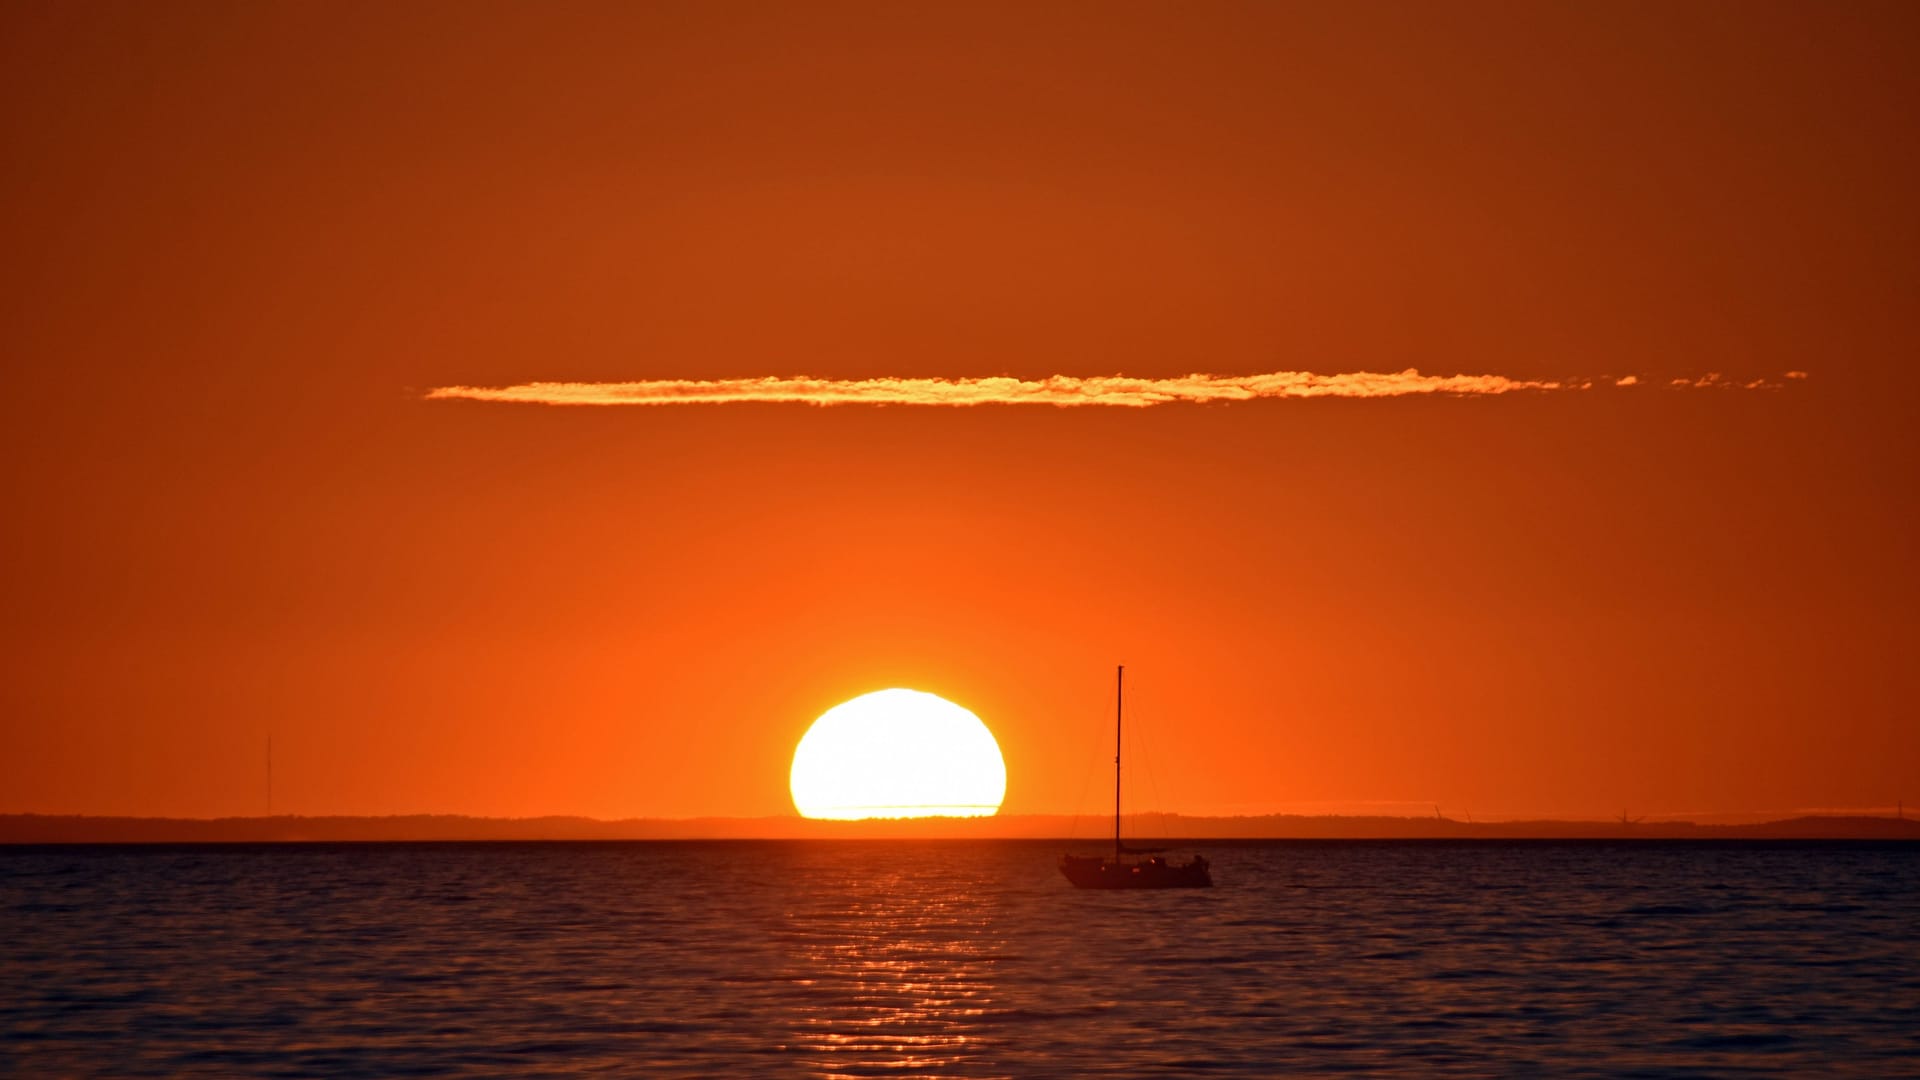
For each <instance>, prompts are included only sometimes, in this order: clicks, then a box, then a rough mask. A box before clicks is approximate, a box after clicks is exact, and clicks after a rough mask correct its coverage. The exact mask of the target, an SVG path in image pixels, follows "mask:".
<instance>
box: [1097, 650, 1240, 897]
mask: <svg viewBox="0 0 1920 1080" xmlns="http://www.w3.org/2000/svg"><path fill="white" fill-rule="evenodd" d="M1126 677H1127V669H1126V666H1125V665H1121V666H1120V667H1118V668H1116V669H1115V670H1114V674H1113V858H1111V859H1109V858H1107V857H1106V856H1104V855H1062V856H1060V872H1061V873H1062V874H1065V875H1066V876H1067V880H1068V881H1071V882H1073V887H1074V888H1076V889H1200V888H1206V887H1208V886H1210V885H1212V884H1213V875H1212V874H1209V873H1208V872H1207V860H1206V859H1205V858H1204V857H1202V856H1200V855H1195V856H1194V857H1193V858H1192V860H1191V861H1188V862H1184V863H1170V862H1168V861H1167V860H1166V859H1164V858H1162V857H1161V856H1160V854H1159V852H1160V851H1161V850H1162V849H1160V848H1130V847H1128V846H1126V845H1125V844H1123V843H1121V842H1120V717H1121V713H1122V703H1123V701H1124V699H1125V696H1126V695H1125V690H1126ZM1129 855H1135V856H1144V858H1133V859H1129V858H1127V856H1129Z"/></svg>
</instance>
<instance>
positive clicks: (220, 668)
mask: <svg viewBox="0 0 1920 1080" xmlns="http://www.w3.org/2000/svg"><path fill="white" fill-rule="evenodd" d="M1917 12H1920V9H1916V8H1915V7H1914V6H1913V5H1911V4H1904V3H1898V4H1886V5H1874V4H1864V3H1849V4H1844V5H1820V4H1797V5H1785V6H1779V5H1766V4H1760V3H1748V2H1743V3H1727V4H1714V3H1690V4H1679V5H1676V4H1617V3H1595V4H1585V5H1570V4H1551V5H1549V4H1532V3H1516V4H1472V5H1468V4H1429V3H1412V4H1404V5H1402V4H1360V5H1350V4H1332V3H1327V4H1314V5H1295V4H1280V3H1260V4H1244V5H1241V4H1204V3H1202V4H1180V5H1172V4H1166V5H1129V4H1106V3H1102V4H1084V5H1082V4H1076V5H1031V4H1024V3H1023V4H1010V5H1005V6H991V5H984V4H976V3H968V4H955V5H920V4H908V5H899V4H876V5H838V4H814V5H801V4H786V3H778V4H766V5H758V4H755V5H740V4H724V3H710V2H700V3H689V4H674V5H669V4H632V3H620V4H606V5H590V4H570V5H565V6H555V5H535V4H518V5H501V4H480V3H469V2H461V3H452V4H444V5H440V4H425V3H408V4H401V5H393V4H384V3H379V4H364V5H353V4H346V3H328V4H298V5H293V4H286V5H280V4H210V3H179V4H164V5H154V4H109V3H97V4H85V5H75V4H43V3H26V2H22V3H11V4H8V5H6V6H5V8H4V9H0V147H4V166H3V167H0V250H4V251H5V252H6V255H5V257H4V258H0V278H3V279H4V280H0V355H3V356H4V357H5V361H6V374H7V378H6V389H7V393H6V394H5V396H4V399H0V409H4V410H5V416H4V424H0V441H3V447H0V448H3V449H4V466H0V478H3V482H4V485H5V486H4V496H5V499H6V505H7V507H8V511H7V513H6V515H5V518H4V525H3V526H0V556H3V557H4V558H3V560H0V574H4V596H5V598H6V600H5V605H4V609H3V610H4V624H3V625H0V629H3V630H4V633H5V635H6V640H5V652H4V655H5V661H4V662H5V671H4V673H0V674H3V675H4V682H0V694H3V695H4V698H0V709H3V712H0V811H46V812H91V813H113V814H178V815H222V814H246V813H256V812H259V811H260V810H262V809H263V806H264V792H263V784H262V777H261V764H262V763H261V757H262V749H263V744H264V741H265V739H266V736H267V734H268V732H269V731H271V732H272V735H273V739H274V742H275V747H276V762H277V803H276V808H277V809H280V810H282V811H293V812H300V813H388V812H402V811H445V812H464V813H476V814H503V815H519V814H540V813H581V814H590V815H597V816H607V817H614V816H653V815H661V816H692V815H708V814H720V815H743V816H744V815H762V814H774V813H786V812H790V811H791V804H790V803H789V801H788V797H787V787H786V779H787V777H786V770H787V765H788V761H789V757H790V754H791V752H792V748H793V745H794V743H795V742H796V741H797V739H798V738H799V736H800V734H801V733H802V732H803V731H804V730H805V728H806V726H807V724H808V723H809V721H811V719H812V718H813V717H814V716H815V715H817V714H818V713H820V712H821V711H822V710H824V709H825V708H827V707H829V706H831V705H833V704H835V703H837V702H839V701H843V700H845V699H847V698H850V697H852V696H854V695H856V694H859V693H861V692H864V691H867V690H873V689H878V688H882V687H887V686H908V687H914V688H918V689H923V690H929V691H933V692H936V693H939V694H942V695H944V696H946V697H949V698H951V699H952V700H954V701H956V702H959V703H961V704H963V705H965V706H967V707H968V708H970V709H972V710H974V711H975V712H977V713H978V714H979V715H980V716H981V717H982V718H983V719H984V720H985V721H986V722H987V723H988V725H989V726H990V727H991V728H992V729H993V731H994V732H995V733H996V735H997V736H998V738H999V740H1000V743H1001V746H1002V748H1003V750H1004V751H1005V753H1006V756H1007V760H1008V774H1009V779H1008V796H1007V803H1006V809H1007V810H1008V811H1011V812H1020V811H1069V810H1074V809H1079V808H1086V809H1088V810H1090V811H1092V812H1099V807H1100V806H1101V805H1102V803H1103V800H1104V799H1105V798H1106V792H1105V790H1104V787H1103V785H1104V783H1105V781H1104V779H1103V777H1102V776H1101V773H1100V769H1101V762H1102V761H1103V760H1104V755H1105V754H1107V753H1110V751H1108V750H1106V749H1104V739H1105V731H1106V724H1107V723H1108V717H1109V711H1108V710H1109V709H1110V707H1111V696H1110V695H1111V677H1112V665H1113V664H1114V663H1117V662H1121V661H1124V662H1125V663H1127V664H1128V665H1129V679H1130V682H1129V702H1130V709H1131V710H1132V711H1131V712H1130V716H1134V717H1136V718H1137V719H1138V721H1139V725H1140V731H1141V732H1142V735H1143V738H1144V740H1145V741H1144V743H1143V744H1142V746H1141V748H1140V749H1141V750H1142V751H1143V752H1142V753H1141V754H1140V755H1139V756H1138V758H1137V760H1140V761H1141V763H1142V768H1141V770H1140V772H1139V774H1138V775H1139V780H1138V784H1139V786H1138V787H1136V788H1134V789H1130V790H1131V791H1132V792H1134V793H1137V798H1138V804H1139V805H1141V806H1142V807H1143V808H1144V807H1147V806H1153V807H1158V808H1163V809H1169V810H1177V811H1186V812H1191V813H1221V812H1260V811H1271V810H1285V809H1313V808H1333V809H1351V808H1364V807H1374V808H1379V807H1405V808H1406V811H1407V812H1423V810H1424V808H1425V807H1426V806H1427V805H1428V804H1431V803H1435V802H1438V803H1440V804H1442V805H1444V806H1445V807H1447V808H1448V809H1449V810H1450V811H1456V810H1457V811H1467V812H1472V813H1474V814H1475V815H1476V816H1481V815H1484V816H1488V817H1492V816H1499V815H1513V814H1553V815H1562V816H1586V815H1611V814H1615V813H1618V812H1619V811H1620V810H1621V809H1622V808H1632V809H1633V810H1634V811H1635V812H1636V813H1649V814H1658V813H1712V812H1733V811H1747V810H1755V811H1760V810H1776V809H1777V810H1795V809H1805V808H1818V807H1890V806H1891V805H1892V804H1893V802H1894V800H1895V799H1897V798H1906V799H1908V800H1910V801H1917V800H1920V723H1917V722H1916V708H1915V705H1914V702H1915V701H1916V700H1920V677H1916V675H1915V673H1914V671H1915V665H1914V663H1913V657H1914V655H1915V654H1916V651H1917V650H1916V646H1920V634H1917V633H1916V631H1915V628H1914V619H1913V615H1912V613H1913V612H1914V611H1915V610H1916V606H1920V588H1917V578H1920V574H1917V572H1916V569H1915V562H1914V554H1915V551H1916V544H1915V540H1916V532H1915V510H1916V500H1915V491H1916V476H1915V467H1914V462H1915V461H1916V460H1920V455H1917V454H1916V453H1915V450H1916V447H1915V445H1914V443H1915V436H1914V431H1915V428H1914V423H1915V419H1916V417H1915V408H1914V402H1915V400H1916V398H1915V394H1916V391H1920V386H1917V385H1916V383H1917V382H1920V380H1917V379H1916V373H1915V369H1914V358H1915V357H1916V356H1917V355H1920V352H1917V351H1916V345H1920V324H1917V323H1916V316H1915V313H1914V308H1913V305H1912V300H1911V295H1912V291H1913V286H1914V283H1915V281H1916V280H1920V254H1917V253H1920V209H1916V202H1915V199H1914V198H1913V192H1915V191H1917V190H1920V159H1917V158H1916V149H1915V147H1916V143H1920V140H1916V139H1915V138H1914V137H1913V121H1912V117H1913V115H1914V112H1915V106H1916V104H1917V103H1920V47H1917V46H1920V14H1916V13H1917ZM1407 368H1418V369H1419V370H1421V371H1422V372H1428V373H1436V374H1442V375H1452V374H1460V373H1465V374H1475V375H1479V374H1491V375H1499V376H1504V377H1506V378H1510V379H1515V380H1539V381H1559V380H1568V379H1588V378H1596V379H1597V378H1601V377H1607V378H1608V383H1609V384H1610V383H1611V380H1612V379H1613V378H1618V377H1620V376H1625V375H1629V374H1632V375H1636V376H1638V377H1639V379H1640V380H1641V383H1640V385H1638V386H1635V387H1630V388H1617V387H1612V386H1611V385H1608V386H1605V387H1603V388H1599V389H1595V390H1593V391H1586V392H1579V393H1557V392H1555V393H1548V392H1521V393H1512V394H1504V395H1500V396H1497V397H1478V396H1472V397H1435V396H1419V397H1406V398H1392V399H1384V400H1312V401H1296V400H1275V401H1250V402H1242V403H1237V404H1218V403H1216V404H1174V405H1166V406H1161V407H1156V408H1150V409H1062V408H1052V407H1044V406H1023V407H1008V406H996V405H986V406H977V407H973V408H964V409H928V408H915V407H886V408H877V407H872V406H862V405H851V406H840V407H834V408H815V407H809V406H805V405H782V404H728V405H705V406H695V405H687V406H674V407H668V408H644V409H632V408H609V409H578V408H553V407H548V406H540V405H513V404H497V403H481V402H472V401H437V400H435V401H430V400H426V399H425V394H426V393H427V391H429V390H430V389H432V388H435V387H443V386H478V387H489V386H513V385H518V384H524V383H530V382H542V381H552V382H627V381H636V380H638V381H645V380H714V379H742V378H762V377H769V376H795V375H810V376H816V377H819V378H823V379H839V380H860V379H889V378H903V379H915V378H936V377H948V378H960V377H984V376H998V375H1008V376H1013V377H1016V378H1020V379H1028V380H1032V379H1042V378H1045V377H1047V376H1051V375H1072V376H1085V377H1094V376H1105V375H1113V374H1116V373H1123V374H1126V375H1128V376H1134V377H1139V378H1147V379H1163V378H1171V377H1176V376H1182V375H1186V374H1189V373H1192V372H1211V373H1216V374H1223V375H1250V374H1256V373H1265V372H1279V371H1308V372H1321V373H1344V372H1361V371H1376V372H1398V371H1402V370H1404V369H1407ZM1787 371H1804V372H1806V373H1808V378H1806V379H1805V380H1795V381H1793V382H1791V383H1790V384H1786V385H1783V387H1782V388H1780V389H1777V390H1760V391H1752V392H1747V391H1737V392H1734V391H1715V390H1678V389H1673V388H1671V387H1669V386H1667V385H1666V384H1667V383H1668V382H1669V381H1670V380H1672V379H1675V378H1697V377H1699V376H1701V375H1703V374H1705V373H1708V372H1722V373H1725V376H1726V377H1727V378H1728V379H1732V380H1740V381H1745V380H1750V379H1762V378H1764V379H1773V380H1778V379H1779V378H1781V377H1782V375H1783V373H1784V372H1787ZM1132 801H1133V799H1132V798H1130V802H1132Z"/></svg>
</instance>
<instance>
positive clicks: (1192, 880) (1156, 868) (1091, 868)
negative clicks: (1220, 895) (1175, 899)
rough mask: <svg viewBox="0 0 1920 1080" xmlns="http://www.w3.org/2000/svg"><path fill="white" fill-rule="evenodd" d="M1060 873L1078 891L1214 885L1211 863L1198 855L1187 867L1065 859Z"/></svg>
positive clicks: (1157, 861) (1078, 857) (1097, 858)
mask: <svg viewBox="0 0 1920 1080" xmlns="http://www.w3.org/2000/svg"><path fill="white" fill-rule="evenodd" d="M1060 872H1061V873H1062V874H1064V875H1066V878H1067V880H1068V881H1070V882H1072V883H1073V886H1074V888H1076V889H1204V888H1208V887H1210V886H1211V885H1212V884H1213V875H1212V874H1211V873H1210V872H1209V871H1208V869H1207V860H1206V859H1204V858H1202V857H1200V856H1198V855H1195V856H1194V857H1193V859H1192V860H1191V861H1189V862H1184V863H1170V862H1168V861H1167V860H1165V859H1135V860H1127V859H1108V858H1102V857H1100V856H1097V855H1095V856H1081V855H1062V856H1060Z"/></svg>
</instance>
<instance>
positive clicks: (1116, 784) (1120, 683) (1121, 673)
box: [1113, 664, 1127, 862]
mask: <svg viewBox="0 0 1920 1080" xmlns="http://www.w3.org/2000/svg"><path fill="white" fill-rule="evenodd" d="M1126 679H1127V665H1125V664H1121V665H1120V666H1118V667H1116V668H1114V669H1113V857H1114V860H1115V861H1116V862H1117V861H1119V858H1120V851H1121V847H1120V714H1121V703H1122V701H1123V699H1124V698H1125V696H1126Z"/></svg>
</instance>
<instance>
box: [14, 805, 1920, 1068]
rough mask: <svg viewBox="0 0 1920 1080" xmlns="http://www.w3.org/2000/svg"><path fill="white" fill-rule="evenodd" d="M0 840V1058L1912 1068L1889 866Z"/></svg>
mask: <svg viewBox="0 0 1920 1080" xmlns="http://www.w3.org/2000/svg"><path fill="white" fill-rule="evenodd" d="M1059 850H1060V848H1059V846H1058V845H1055V844H1035V843H1026V842H955V843H929V842H916V843H861V842H850V843H823V842H797V843H608V844H586V843H582V844H574V843H555V844H446V845H436V844H419V845H412V844H405V845H399V844H396V845H310V846H298V845H288V846H258V847H254V846H230V847H211V846H210V847H95V848H10V849H8V848H0V1074H4V1075H6V1076H70V1075H95V1076H114V1077H123V1076H126V1077H130V1076H148V1075H153V1076H178V1075H209V1076H248V1075H272V1076H313V1075H354V1076H379V1077H385V1076H403V1075H445V1074H457V1073H486V1074H508V1075H560V1074H574V1073H605V1074H612V1075H635V1076H658V1075H699V1076H713V1075H743V1074H758V1075H778V1076H837V1075H850V1076H917V1075H948V1076H1022V1077H1024V1076H1050V1075H1074V1074H1090V1073H1107V1074H1113V1075H1138V1074H1142V1073H1156V1074H1185V1073H1194V1074H1201V1073H1204V1074H1212V1075H1218V1074H1234V1075H1259V1076H1281V1075H1326V1074H1399V1075H1408V1076H1450V1075H1488V1074H1492V1075H1506V1076H1715V1077H1718V1076H1740V1075H1795V1076H1861V1077H1898V1076H1920V848H1916V847H1915V846H1912V845H1901V844H1871V843H1711V842H1708V843H1692V842H1680V843H1661V842H1649V843H1604V842H1597V843H1541V842H1409V843H1380V842H1371V843H1369V842H1361V843H1325V842H1300V843H1275V844H1265V845H1221V846H1217V847H1210V848H1208V849H1207V851H1208V855H1209V856H1210V857H1211V858H1212V859H1213V862H1214V866H1215V877H1216V880H1217V881H1218V883H1219V887H1218V888H1215V889H1212V890H1199V891H1171V892H1159V893H1152V892H1148V893H1101V892H1079V891H1076V890H1074V889H1072V888H1070V887H1069V886H1068V885H1067V883H1066V881H1065V880H1064V879H1062V878H1061V877H1060V875H1059V873H1058V872H1057V871H1056V870H1055V869H1054V866H1053V860H1054V857H1055V855H1056V854H1057V852H1058V851H1059Z"/></svg>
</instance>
